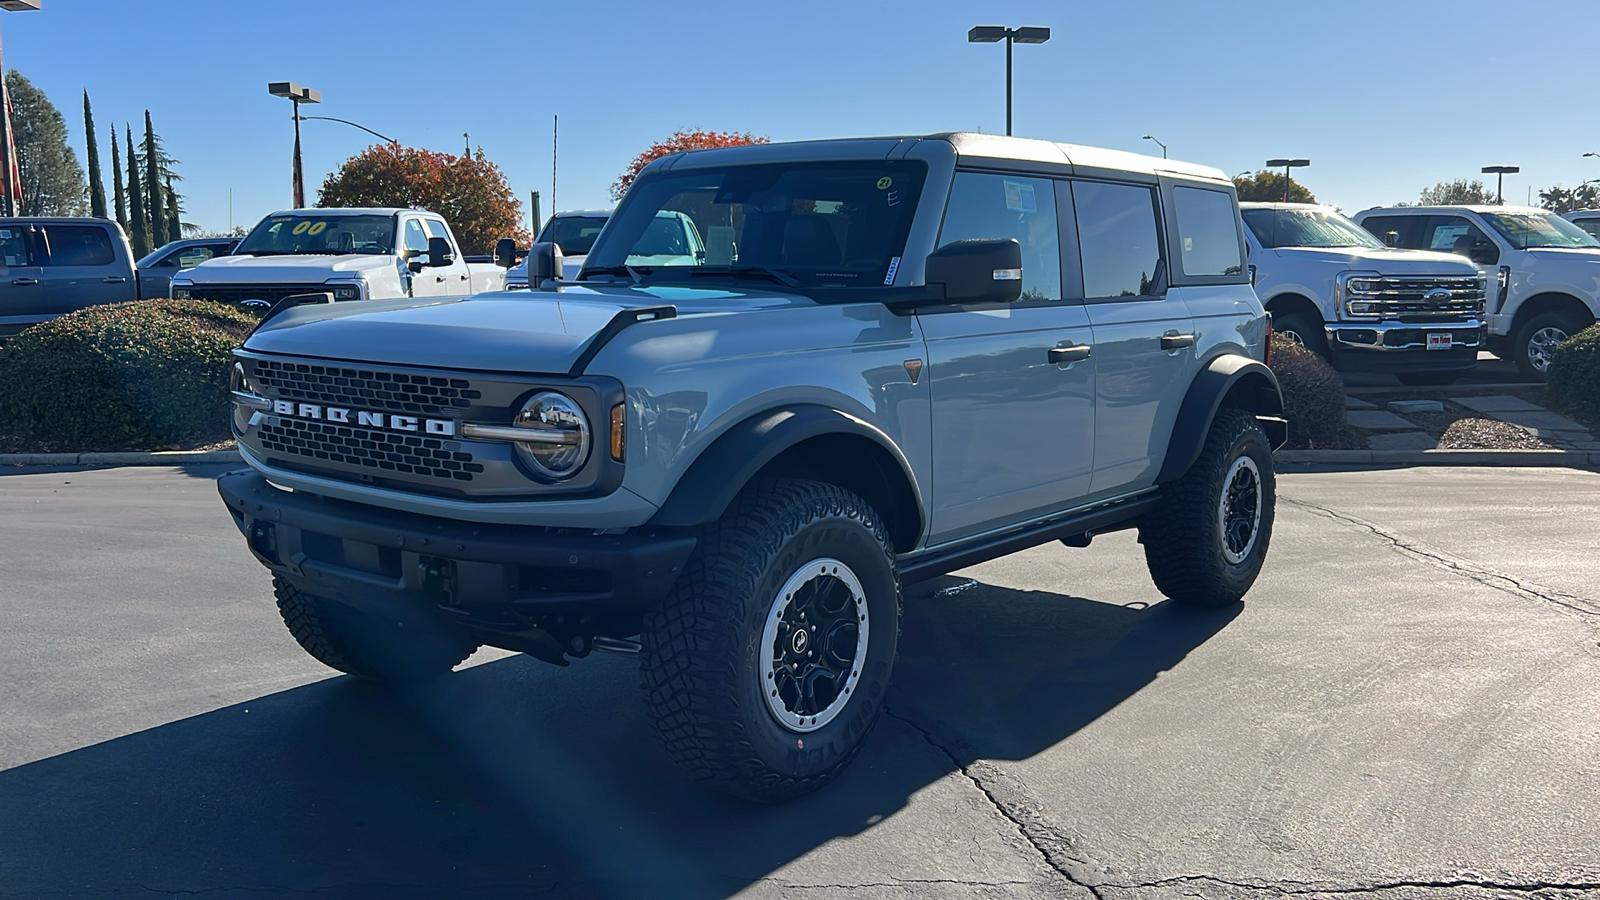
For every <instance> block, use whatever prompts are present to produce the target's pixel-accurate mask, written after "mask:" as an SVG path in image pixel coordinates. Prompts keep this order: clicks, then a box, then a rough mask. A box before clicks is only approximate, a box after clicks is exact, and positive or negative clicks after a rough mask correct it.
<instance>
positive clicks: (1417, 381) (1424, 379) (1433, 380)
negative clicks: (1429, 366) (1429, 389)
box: [1394, 372, 1461, 385]
mask: <svg viewBox="0 0 1600 900" xmlns="http://www.w3.org/2000/svg"><path fill="white" fill-rule="evenodd" d="M1394 377H1396V378H1398V379H1400V383H1401V384H1407V385H1430V384H1454V383H1455V380H1456V379H1457V378H1460V377H1461V373H1460V372H1397V373H1395V376H1394Z"/></svg>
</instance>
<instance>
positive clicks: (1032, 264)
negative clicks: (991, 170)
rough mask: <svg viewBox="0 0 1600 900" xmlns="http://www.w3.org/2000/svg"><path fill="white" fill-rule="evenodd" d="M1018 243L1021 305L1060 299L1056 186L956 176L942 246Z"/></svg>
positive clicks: (1000, 177) (1018, 179) (1014, 177)
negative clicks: (975, 241)
mask: <svg viewBox="0 0 1600 900" xmlns="http://www.w3.org/2000/svg"><path fill="white" fill-rule="evenodd" d="M995 238H1016V239H1017V243H1019V244H1021V245H1022V296H1021V297H1020V298H1019V299H1020V300H1021V301H1023V302H1029V301H1032V302H1037V301H1041V300H1060V299H1061V240H1060V236H1059V234H1058V232H1057V229H1056V193H1055V183H1054V182H1052V181H1051V180H1050V179H1048V178H1027V177H1023V176H1020V175H988V174H982V173H978V172H958V173H956V178H955V184H954V185H953V186H952V187H951V188H950V202H949V204H948V205H947V206H946V207H945V213H944V226H943V227H942V228H941V229H940V230H939V246H941V247H942V246H944V245H945V244H953V243H955V242H956V241H964V240H971V239H995Z"/></svg>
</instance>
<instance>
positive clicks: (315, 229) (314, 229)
mask: <svg viewBox="0 0 1600 900" xmlns="http://www.w3.org/2000/svg"><path fill="white" fill-rule="evenodd" d="M327 227H328V223H327V222H318V223H317V224H315V225H313V226H311V227H310V228H309V229H307V230H306V234H321V233H322V232H323V231H324V230H326V229H327Z"/></svg>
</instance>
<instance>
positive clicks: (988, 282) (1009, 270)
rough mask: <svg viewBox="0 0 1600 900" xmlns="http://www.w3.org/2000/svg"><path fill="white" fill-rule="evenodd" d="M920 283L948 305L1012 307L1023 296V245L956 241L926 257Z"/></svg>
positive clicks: (1012, 241) (1009, 240)
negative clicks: (937, 288) (940, 293)
mask: <svg viewBox="0 0 1600 900" xmlns="http://www.w3.org/2000/svg"><path fill="white" fill-rule="evenodd" d="M923 280H924V281H926V282H927V283H928V284H929V285H930V286H932V285H941V286H942V287H943V288H944V298H945V300H947V301H949V302H951V303H1013V302H1015V301H1016V299H1017V298H1018V297H1021V296H1022V245H1021V244H1019V243H1017V239H1016V238H1003V239H975V240H968V241H956V242H955V243H953V244H946V245H944V246H943V247H940V248H939V249H937V250H935V251H933V252H932V253H929V254H928V262H927V268H926V270H925V274H924V276H923Z"/></svg>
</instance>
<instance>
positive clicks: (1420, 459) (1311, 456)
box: [1272, 450, 1600, 469]
mask: <svg viewBox="0 0 1600 900" xmlns="http://www.w3.org/2000/svg"><path fill="white" fill-rule="evenodd" d="M1272 461H1273V462H1275V463H1285V464H1288V463H1324V464H1335V465H1360V466H1555V467H1565V468H1572V469H1585V468H1595V467H1600V452H1594V451H1590V450H1279V451H1278V452H1276V453H1274V454H1272Z"/></svg>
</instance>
